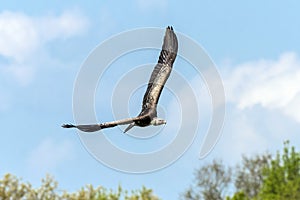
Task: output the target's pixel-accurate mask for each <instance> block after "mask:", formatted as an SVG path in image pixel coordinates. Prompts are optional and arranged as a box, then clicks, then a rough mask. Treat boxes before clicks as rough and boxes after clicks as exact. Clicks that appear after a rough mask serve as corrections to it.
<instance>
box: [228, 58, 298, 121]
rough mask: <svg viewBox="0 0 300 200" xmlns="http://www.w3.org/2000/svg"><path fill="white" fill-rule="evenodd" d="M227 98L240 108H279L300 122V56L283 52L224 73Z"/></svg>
mask: <svg viewBox="0 0 300 200" xmlns="http://www.w3.org/2000/svg"><path fill="white" fill-rule="evenodd" d="M224 82H225V88H226V94H227V99H228V100H229V101H231V102H234V103H236V104H237V106H238V108H239V109H241V110H243V109H245V108H249V107H252V106H254V105H261V106H262V107H264V108H267V109H278V110H279V111H281V112H282V113H284V114H286V115H288V116H289V117H291V118H293V119H294V120H296V121H298V122H300V114H299V113H300V106H298V105H299V103H298V104H297V103H296V102H299V101H297V100H299V95H300V59H299V58H298V57H297V55H296V54H295V53H284V54H282V55H281V56H280V57H279V59H278V60H275V61H274V60H259V61H253V62H247V63H244V64H240V65H238V66H235V67H234V68H233V69H232V68H231V69H229V70H228V71H227V73H226V75H225V81H224Z"/></svg>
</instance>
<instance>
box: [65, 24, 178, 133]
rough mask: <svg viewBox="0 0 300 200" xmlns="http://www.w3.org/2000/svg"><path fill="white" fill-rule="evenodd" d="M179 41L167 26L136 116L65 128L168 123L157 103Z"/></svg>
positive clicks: (83, 129)
mask: <svg viewBox="0 0 300 200" xmlns="http://www.w3.org/2000/svg"><path fill="white" fill-rule="evenodd" d="M177 51H178V41H177V37H176V35H175V33H174V30H173V27H172V26H168V27H167V28H166V32H165V36H164V41H163V45H162V50H161V52H160V55H159V59H158V62H157V64H156V66H155V67H154V70H153V72H152V74H151V77H150V80H149V83H148V87H147V90H146V92H145V94H144V98H143V105H142V110H141V112H140V114H139V115H138V116H137V117H134V118H128V119H122V120H116V121H112V122H105V123H101V124H88V125H73V124H63V125H62V127H63V128H77V129H79V130H81V131H84V132H94V131H99V130H101V129H105V128H110V127H114V126H118V125H126V124H129V125H128V127H127V128H126V129H125V131H124V133H126V132H127V131H128V130H130V129H131V128H132V127H134V126H139V127H145V126H149V125H154V126H158V125H162V124H166V123H167V122H166V120H164V119H161V118H158V117H157V110H156V108H157V104H158V100H159V97H160V95H161V92H162V90H163V88H164V85H165V83H166V81H167V80H168V78H169V76H170V73H171V71H172V67H173V63H174V61H175V58H176V56H177Z"/></svg>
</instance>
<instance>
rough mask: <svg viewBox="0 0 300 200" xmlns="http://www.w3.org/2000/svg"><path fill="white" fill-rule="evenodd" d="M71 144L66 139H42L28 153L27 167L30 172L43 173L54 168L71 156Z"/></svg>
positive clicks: (68, 159)
mask: <svg viewBox="0 0 300 200" xmlns="http://www.w3.org/2000/svg"><path fill="white" fill-rule="evenodd" d="M73 150H74V148H73V144H72V143H71V142H70V141H68V140H65V141H56V140H54V139H52V138H46V139H44V140H42V141H41V142H40V143H39V144H38V145H37V147H35V148H34V149H33V150H32V152H31V153H30V155H29V158H28V167H29V170H30V171H31V172H36V173H38V174H45V173H48V172H49V171H53V170H56V169H57V168H58V167H59V166H60V165H62V164H63V163H66V162H68V161H70V159H72V158H73V156H74V153H73Z"/></svg>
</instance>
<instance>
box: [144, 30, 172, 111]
mask: <svg viewBox="0 0 300 200" xmlns="http://www.w3.org/2000/svg"><path fill="white" fill-rule="evenodd" d="M177 50H178V42H177V37H176V35H175V33H174V31H173V28H172V27H170V26H168V27H167V29H166V33H165V37H164V42H163V45H162V50H161V52H160V56H159V59H158V63H157V64H156V66H155V68H154V70H153V72H152V74H151V77H150V80H149V83H148V87H147V90H146V92H145V94H144V98H143V108H142V110H145V109H147V108H156V105H157V103H158V100H159V97H160V94H161V92H162V90H163V88H164V85H165V83H166V81H167V80H168V78H169V76H170V73H171V71H172V67H173V63H174V61H175V58H176V55H177Z"/></svg>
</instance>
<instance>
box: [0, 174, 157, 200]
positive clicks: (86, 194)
mask: <svg viewBox="0 0 300 200" xmlns="http://www.w3.org/2000/svg"><path fill="white" fill-rule="evenodd" d="M0 199H1V200H15V199H16V200H22V199H39V200H119V199H124V200H158V198H157V197H156V196H155V195H154V194H153V192H152V190H151V189H147V188H145V187H142V189H141V190H136V191H133V192H131V194H129V193H128V191H126V190H123V189H122V188H121V186H119V187H118V189H117V191H113V190H109V191H108V190H107V189H105V188H103V187H101V186H99V187H96V188H94V187H93V186H92V185H86V186H85V187H82V188H81V189H80V190H78V191H76V192H73V193H69V192H67V191H63V192H59V190H58V183H57V182H56V181H55V180H54V179H53V178H52V177H51V176H46V178H44V179H42V184H41V186H40V187H39V188H33V187H32V186H31V184H30V183H24V182H22V180H20V179H18V178H17V177H15V176H13V175H11V174H6V175H4V177H3V179H2V180H0Z"/></svg>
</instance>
